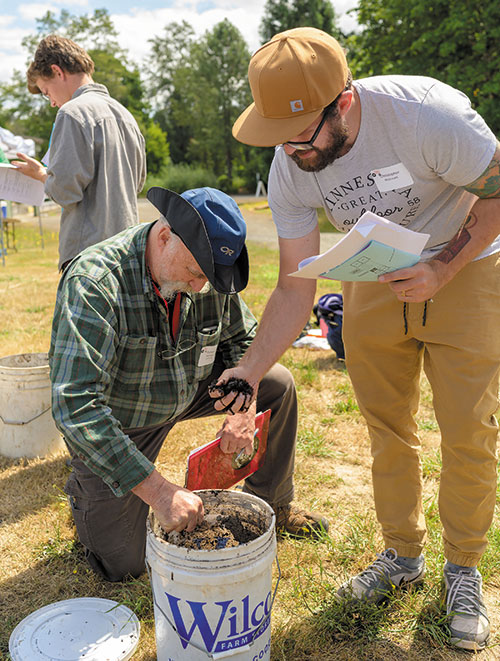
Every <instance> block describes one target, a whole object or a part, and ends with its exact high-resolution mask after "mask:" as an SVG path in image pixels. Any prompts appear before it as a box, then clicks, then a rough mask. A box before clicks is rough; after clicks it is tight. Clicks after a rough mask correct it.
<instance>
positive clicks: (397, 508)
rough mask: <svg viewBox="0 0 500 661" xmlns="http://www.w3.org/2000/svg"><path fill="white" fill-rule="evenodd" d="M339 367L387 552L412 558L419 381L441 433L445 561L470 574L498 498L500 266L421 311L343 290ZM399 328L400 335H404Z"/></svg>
mask: <svg viewBox="0 0 500 661" xmlns="http://www.w3.org/2000/svg"><path fill="white" fill-rule="evenodd" d="M343 291H344V322H343V335H344V343H345V349H346V365H347V369H348V372H349V375H350V377H351V380H352V383H353V387H354V390H355V393H356V397H357V400H358V403H359V406H360V410H361V412H362V414H363V415H364V417H365V419H366V421H367V424H368V430H369V434H370V438H371V444H372V456H373V468H372V476H373V491H374V499H375V507H376V511H377V517H378V520H379V522H380V523H381V526H382V533H383V536H384V542H385V545H386V548H389V547H392V548H395V549H396V551H397V552H398V553H399V554H400V555H404V556H410V557H415V556H418V555H419V554H420V553H421V552H422V549H423V546H424V543H425V538H426V527H425V520H424V513H423V507H422V477H421V464H420V457H419V449H420V442H419V439H418V436H417V424H416V422H415V414H416V412H417V409H418V404H419V394H420V386H419V383H420V374H421V369H422V365H423V369H424V371H425V374H426V375H427V378H428V380H429V382H430V385H431V388H432V393H433V403H434V410H435V414H436V419H437V422H438V425H439V429H440V431H441V454H442V470H441V480H440V487H439V512H440V517H441V523H442V526H443V541H444V551H445V556H446V558H447V559H448V560H450V561H451V562H453V563H456V564H459V565H465V566H474V565H476V564H477V562H478V561H479V559H480V557H481V555H482V553H483V552H484V549H485V547H486V543H487V542H486V534H487V532H488V529H489V527H490V525H491V521H492V517H493V512H494V506H495V496H496V445H497V431H498V429H497V428H498V424H497V421H496V419H495V417H494V413H495V411H496V410H497V408H498V379H499V366H500V258H499V256H498V255H492V256H490V257H486V258H484V259H481V260H478V261H475V262H471V263H470V264H468V265H467V266H466V267H465V268H464V269H462V270H461V271H460V272H459V273H458V274H457V275H456V276H455V278H454V279H453V280H452V281H451V282H449V283H448V284H447V285H446V286H445V287H443V288H442V289H441V290H440V291H439V292H438V293H437V294H436V295H435V296H434V298H433V301H432V302H430V301H429V302H428V303H427V309H426V310H425V314H424V308H425V304H424V303H411V304H409V305H407V308H406V315H405V316H406V320H405V318H404V315H403V312H404V310H403V303H401V302H400V301H398V300H397V299H396V297H395V295H394V294H393V293H392V292H391V290H390V289H389V288H388V286H387V285H383V284H379V283H368V282H362V283H359V282H358V283H353V282H349V283H344V286H343ZM405 321H406V325H407V333H406V334H405Z"/></svg>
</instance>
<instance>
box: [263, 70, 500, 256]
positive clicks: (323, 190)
mask: <svg viewBox="0 0 500 661" xmlns="http://www.w3.org/2000/svg"><path fill="white" fill-rule="evenodd" d="M354 85H355V87H356V90H357V91H358V93H359V97H360V103H361V125H360V129H359V133H358V136H357V138H356V141H355V143H354V145H353V147H352V148H351V150H350V151H349V152H348V153H347V154H346V155H345V156H342V157H341V158H339V159H337V160H336V161H335V162H334V163H333V164H332V165H329V166H327V167H326V168H325V169H324V170H322V171H321V172H317V173H310V172H303V171H302V170H300V169H299V168H298V167H297V166H296V165H295V163H294V162H293V161H292V159H291V158H289V157H288V156H287V155H286V154H285V152H284V150H283V147H281V146H279V147H277V148H276V153H275V156H274V160H273V164H272V167H271V172H270V175H269V205H270V207H271V209H272V212H273V220H274V222H275V223H276V227H277V230H278V235H279V236H280V237H283V238H299V237H302V236H305V235H306V234H308V233H309V232H311V231H312V230H313V229H314V227H315V226H316V223H317V212H316V209H317V208H320V207H323V208H324V209H325V211H326V214H327V216H328V217H329V218H330V220H331V222H332V223H333V224H334V225H335V226H336V227H337V228H338V229H339V230H341V231H343V232H347V231H349V230H350V229H351V227H352V226H353V225H354V224H355V223H356V222H357V221H358V219H359V217H360V216H361V215H362V214H363V213H364V212H365V211H372V212H373V213H376V214H378V215H380V216H383V217H384V218H387V219H388V220H391V221H392V222H395V223H398V224H399V225H402V226H404V227H408V228H409V229H412V230H414V231H420V232H427V233H429V234H430V235H431V238H430V239H429V242H428V244H427V246H426V248H425V250H424V253H423V257H424V258H426V257H429V256H430V255H431V254H434V253H435V252H437V251H439V250H441V249H442V248H443V246H444V245H445V244H446V243H448V241H449V240H450V239H451V238H452V237H453V235H454V234H455V233H456V232H457V231H458V229H459V227H460V225H461V224H462V223H463V221H464V220H465V218H466V217H467V215H468V213H469V211H470V208H471V207H472V205H473V204H474V202H475V201H476V199H477V198H476V196H474V195H472V194H471V193H469V192H467V191H465V190H464V189H463V188H462V186H466V185H468V184H470V183H472V182H473V181H474V180H475V179H477V178H478V177H479V176H480V175H481V174H482V173H483V172H484V171H485V169H486V167H487V166H488V164H489V163H490V161H491V159H492V157H493V154H494V152H495V146H496V139H495V136H494V135H493V133H492V132H491V130H490V129H489V128H488V126H487V125H486V123H485V122H484V120H483V119H482V118H481V117H480V115H478V114H477V112H475V111H474V110H473V109H472V108H471V105H470V101H469V99H468V98H467V97H466V96H465V95H464V94H462V93H461V92H459V91H458V90H455V89H453V88H452V87H450V86H448V85H445V84H444V83H441V82H439V81H437V80H434V79H432V78H426V77H423V76H375V77H372V78H366V79H362V80H359V81H356V82H355V83H354ZM498 250H500V236H499V237H497V239H496V240H495V242H493V244H492V245H491V246H489V247H488V248H487V249H486V250H485V251H483V253H482V254H481V255H480V257H485V256H487V255H489V254H492V253H493V252H497V251H498Z"/></svg>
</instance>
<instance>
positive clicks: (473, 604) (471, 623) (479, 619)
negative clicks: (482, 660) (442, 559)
mask: <svg viewBox="0 0 500 661" xmlns="http://www.w3.org/2000/svg"><path fill="white" fill-rule="evenodd" d="M444 582H445V585H446V613H447V615H448V617H449V620H448V627H449V629H450V634H451V640H450V642H451V644H452V645H454V646H455V647H460V648H462V649H466V650H482V649H484V648H485V647H486V645H487V644H488V638H489V636H490V621H489V619H488V613H487V611H486V606H485V605H484V602H483V595H482V584H483V579H482V576H481V574H479V572H477V574H475V572H474V569H470V570H465V569H460V570H458V571H451V569H447V568H446V565H445V568H444Z"/></svg>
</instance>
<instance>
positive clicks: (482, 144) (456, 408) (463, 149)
mask: <svg viewBox="0 0 500 661" xmlns="http://www.w3.org/2000/svg"><path fill="white" fill-rule="evenodd" d="M248 75H249V81H250V86H251V89H252V94H253V99H254V103H252V104H251V106H249V107H248V108H247V109H246V110H245V111H244V112H243V113H242V114H241V115H240V117H239V118H238V119H237V120H236V122H235V124H234V127H233V135H234V136H235V137H236V139H238V140H240V141H241V142H243V143H246V144H251V145H257V146H273V145H274V146H276V151H275V155H274V160H273V163H272V166H271V171H270V176H269V182H268V199H269V205H270V207H271V210H272V213H273V219H274V222H275V223H276V226H277V230H278V235H279V240H280V275H279V280H278V284H277V286H276V289H275V290H274V292H273V293H272V295H271V298H270V300H269V302H268V305H267V307H266V309H265V311H264V314H263V317H262V320H261V322H260V324H259V328H258V331H257V335H256V338H255V340H254V342H253V343H252V345H251V347H250V348H249V350H248V351H247V352H246V353H245V355H244V356H243V358H242V359H241V361H240V362H239V364H238V365H237V366H236V368H234V369H231V370H229V371H227V372H224V373H223V374H222V375H221V379H220V381H219V383H220V384H221V385H222V384H224V383H226V382H227V381H228V379H229V378H239V379H243V380H246V381H247V382H248V384H249V385H250V386H256V384H257V383H258V382H259V380H260V378H261V377H262V374H263V373H265V372H266V371H267V370H268V369H269V368H270V366H271V365H272V364H273V363H274V362H275V361H276V360H277V359H278V358H279V356H280V355H281V354H282V353H283V351H284V350H285V349H286V348H287V347H288V346H289V345H290V344H291V342H292V341H293V340H294V339H295V337H297V335H298V333H299V332H300V330H301V329H302V328H303V327H304V325H305V323H306V321H307V320H308V319H309V315H310V312H311V307H312V305H313V303H314V295H315V282H314V281H311V280H306V279H300V278H291V277H289V276H288V274H289V273H291V272H293V271H295V270H297V266H298V263H299V262H300V261H301V260H303V259H305V258H307V257H310V256H311V255H315V254H317V253H318V252H319V231H318V224H317V215H316V209H317V208H319V207H323V208H324V209H325V212H326V214H327V216H328V217H329V219H330V220H331V222H332V223H333V224H334V225H335V226H336V227H337V228H338V229H339V230H341V231H344V232H345V231H348V230H349V229H351V228H352V227H353V226H354V225H355V224H356V222H357V220H358V219H359V217H360V216H361V215H362V214H363V212H364V211H365V210H370V211H372V212H374V213H377V214H379V215H380V216H382V217H385V218H388V219H390V220H391V221H392V222H394V223H398V224H400V225H402V226H405V227H408V228H410V229H412V230H415V231H417V232H425V233H429V234H430V239H429V241H428V244H427V245H426V249H425V251H424V253H423V256H422V259H421V261H420V262H419V263H418V264H416V265H415V266H413V267H411V268H405V269H400V270H397V271H394V272H392V273H388V274H384V275H382V276H380V277H379V279H378V282H344V283H343V295H344V316H343V339H344V345H345V354H346V366H347V369H348V372H349V375H350V378H351V380H352V383H353V386H354V390H355V393H356V397H357V400H358V403H359V406H360V410H361V412H362V413H363V415H364V417H365V419H366V422H367V424H368V430H369V433H370V438H371V443H372V455H373V469H372V476H373V489H374V499H375V506H376V511H377V516H378V519H379V521H380V523H381V526H382V533H383V539H384V545H385V549H384V550H383V551H382V552H381V553H380V554H379V555H378V557H377V559H376V560H375V562H374V563H373V564H371V565H370V566H369V567H368V568H367V569H366V570H365V571H362V572H361V573H360V574H358V575H357V576H355V577H353V578H352V579H350V580H349V581H347V582H346V583H345V584H344V585H342V586H341V588H340V589H339V591H338V598H339V599H366V600H369V601H372V602H375V603H381V602H382V601H383V600H384V599H385V598H386V597H387V595H388V594H390V593H391V592H393V591H394V590H395V589H396V588H397V587H400V586H403V585H408V584H416V583H419V582H421V581H422V580H423V577H424V573H425V561H424V556H423V550H424V545H425V542H426V526H425V519H424V511H423V506H422V476H421V464H420V456H419V449H420V442H419V439H418V436H417V433H416V432H417V423H416V421H415V414H416V412H417V409H418V401H419V387H420V386H419V384H420V376H421V369H422V366H423V368H424V370H425V372H426V374H427V377H428V379H429V382H430V385H431V388H432V392H433V398H434V400H433V401H434V409H435V412H436V418H437V421H438V424H439V428H440V432H441V453H442V471H441V482H440V489H439V511H440V516H441V523H442V526H443V542H444V555H445V559H446V562H445V565H444V581H445V586H446V599H447V601H446V606H447V613H448V616H449V619H448V625H449V628H450V632H451V643H452V644H453V645H456V646H457V647H460V648H464V649H470V650H476V649H482V648H484V647H485V646H486V645H487V642H488V637H489V632H490V626H489V620H488V615H487V611H486V607H485V604H484V602H483V596H482V578H481V574H480V572H479V570H478V568H477V565H478V563H479V561H480V559H481V556H482V554H483V553H484V551H485V548H486V545H487V533H488V529H489V527H490V525H491V522H492V517H493V513H494V509H495V502H496V486H497V474H496V468H497V466H496V445H497V436H498V424H497V421H496V419H495V416H494V414H495V411H496V410H497V408H498V377H499V366H500V332H499V328H500V278H499V274H500V259H499V251H500V199H499V198H500V144H499V143H498V141H497V140H496V138H495V136H494V135H493V133H492V132H491V130H490V129H489V128H488V126H487V125H486V123H485V122H484V120H483V119H482V118H481V117H480V116H479V115H478V113H477V112H475V111H474V110H473V109H472V108H471V104H470V101H469V99H468V98H467V97H466V96H465V95H464V94H462V93H461V92H459V91H458V90H456V89H453V88H452V87H450V86H448V85H446V84H443V83H441V82H439V81H437V80H435V79H432V78H428V77H424V76H375V77H371V78H366V79H362V80H356V81H354V82H352V77H351V75H350V72H349V68H348V65H347V61H346V58H345V54H344V50H343V49H342V47H341V46H340V45H339V43H338V42H337V41H336V40H335V39H334V38H333V37H331V36H330V35H328V34H326V33H325V32H322V31H320V30H317V29H314V28H307V27H304V28H296V29H293V30H289V31H286V32H282V33H280V34H277V35H275V36H274V37H273V39H272V40H271V41H269V42H268V43H267V44H264V45H263V46H262V47H261V48H260V49H259V50H258V51H257V52H256V53H255V54H254V55H253V56H252V59H251V60H250V65H249V70H248ZM465 306H466V307H467V310H466V309H465ZM284 319H286V324H284V323H283V320H284ZM222 395H223V396H222ZM214 396H215V397H217V398H218V399H217V401H216V402H215V406H216V408H219V407H221V406H224V405H225V403H226V402H228V401H231V402H232V410H239V409H240V407H243V408H245V407H246V406H247V405H248V402H249V401H250V398H249V397H248V396H247V395H245V394H244V393H243V394H241V393H240V392H239V391H238V390H233V391H232V392H230V393H221V392H220V391H218V392H217V391H216V392H214Z"/></svg>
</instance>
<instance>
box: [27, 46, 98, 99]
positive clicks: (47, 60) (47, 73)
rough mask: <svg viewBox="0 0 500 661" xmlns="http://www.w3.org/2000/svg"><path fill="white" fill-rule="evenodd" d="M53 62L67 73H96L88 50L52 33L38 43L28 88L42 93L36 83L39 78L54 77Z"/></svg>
mask: <svg viewBox="0 0 500 661" xmlns="http://www.w3.org/2000/svg"><path fill="white" fill-rule="evenodd" d="M53 64H57V65H58V66H59V67H61V69H62V70H63V71H65V72H67V73H86V74H88V75H89V76H92V74H93V73H94V62H93V61H92V58H91V57H90V55H89V54H88V53H87V51H85V50H83V48H81V46H79V45H78V44H75V42H74V41H71V39H67V38H66V37H60V36H59V35H57V34H50V35H49V36H48V37H45V38H44V39H42V40H41V42H40V43H39V44H38V47H37V49H36V52H35V57H34V59H33V62H32V63H31V64H30V66H29V68H28V71H27V74H26V77H27V79H28V89H29V91H30V92H31V93H32V94H41V91H40V89H39V87H38V85H37V84H36V81H37V80H38V78H53V77H54V75H55V74H54V72H53V71H52V65H53Z"/></svg>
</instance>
